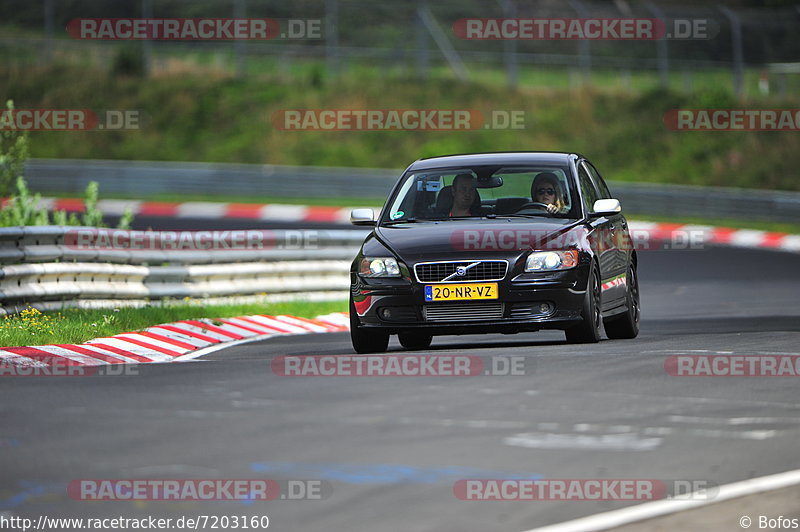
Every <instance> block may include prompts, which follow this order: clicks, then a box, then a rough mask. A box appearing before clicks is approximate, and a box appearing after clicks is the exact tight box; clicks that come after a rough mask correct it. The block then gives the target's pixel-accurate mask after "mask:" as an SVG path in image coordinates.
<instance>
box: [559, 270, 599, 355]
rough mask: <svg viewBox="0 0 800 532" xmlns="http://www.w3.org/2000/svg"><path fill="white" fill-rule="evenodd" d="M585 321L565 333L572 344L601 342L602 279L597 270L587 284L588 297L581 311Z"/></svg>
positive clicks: (590, 276) (584, 300)
mask: <svg viewBox="0 0 800 532" xmlns="http://www.w3.org/2000/svg"><path fill="white" fill-rule="evenodd" d="M581 318H583V321H581V323H579V324H577V325H573V326H572V327H570V328H569V329H567V330H565V331H564V333H565V335H566V336H567V342H569V343H571V344H594V343H597V342H599V341H600V279H599V276H598V274H597V270H594V271H592V273H591V274H590V275H589V280H588V281H587V283H586V296H585V297H584V299H583V309H582V310H581Z"/></svg>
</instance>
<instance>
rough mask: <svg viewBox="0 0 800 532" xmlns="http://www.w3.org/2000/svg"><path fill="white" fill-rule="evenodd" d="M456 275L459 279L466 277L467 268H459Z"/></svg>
mask: <svg viewBox="0 0 800 532" xmlns="http://www.w3.org/2000/svg"><path fill="white" fill-rule="evenodd" d="M456 275H458V276H459V277H464V276H465V275H467V268H466V267H464V266H459V267H458V268H456Z"/></svg>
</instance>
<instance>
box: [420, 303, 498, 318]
mask: <svg viewBox="0 0 800 532" xmlns="http://www.w3.org/2000/svg"><path fill="white" fill-rule="evenodd" d="M423 316H424V317H425V320H426V321H479V320H499V319H502V317H503V304H502V303H481V304H469V305H453V304H450V303H448V304H444V305H428V306H426V307H423Z"/></svg>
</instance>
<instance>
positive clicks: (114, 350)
mask: <svg viewBox="0 0 800 532" xmlns="http://www.w3.org/2000/svg"><path fill="white" fill-rule="evenodd" d="M98 339H100V338H98ZM83 345H84V347H85V348H86V349H95V348H97V349H102V350H103V351H108V352H109V353H114V354H115V355H118V356H120V357H128V358H131V359H133V360H134V361H135V362H144V363H145V364H147V363H149V362H155V361H154V360H153V359H152V358H147V357H145V356H142V355H140V354H138V353H133V352H131V351H125V350H124V349H120V348H118V347H114V346H113V345H109V344H104V343H94V344H89V343H86V344H83Z"/></svg>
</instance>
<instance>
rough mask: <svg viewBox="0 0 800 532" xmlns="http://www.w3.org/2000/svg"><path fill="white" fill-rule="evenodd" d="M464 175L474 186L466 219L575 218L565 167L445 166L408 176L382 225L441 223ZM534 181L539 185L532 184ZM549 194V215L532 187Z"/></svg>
mask: <svg viewBox="0 0 800 532" xmlns="http://www.w3.org/2000/svg"><path fill="white" fill-rule="evenodd" d="M459 174H468V175H470V176H471V177H472V179H473V181H472V182H473V184H474V185H475V187H476V188H475V191H476V193H475V196H474V201H473V204H472V205H471V207H470V214H471V215H472V216H476V217H480V216H485V215H488V214H496V215H498V216H500V215H512V214H525V215H531V216H550V217H565V218H566V217H572V218H578V217H580V208H579V206H578V204H577V202H576V201H574V199H576V198H577V193H576V191H575V190H576V187H575V186H574V185H573V184H572V183H571V182H570V179H569V178H568V176H569V175H570V174H569V173H568V169H567V168H563V167H553V166H523V167H498V166H494V167H476V168H463V167H459V168H447V169H439V170H431V171H424V172H418V173H412V174H409V175H408V176H407V177H406V178H405V181H403V183H402V184H401V185H400V187H399V188H398V189H397V192H396V193H395V195H394V196H393V197H392V198H390V201H389V206H390V207H389V209H388V211H387V213H386V215H385V218H384V221H396V220H400V221H402V220H406V219H409V218H413V219H415V220H424V219H441V218H449V217H451V213H452V207H453V182H454V180H455V178H456V176H457V175H459ZM537 180H539V181H537ZM534 182H537V184H541V183H547V184H546V185H542V187H540V188H544V189H547V190H548V191H551V192H553V193H554V194H553V196H552V198H551V201H552V202H553V203H554V204H556V203H557V205H558V212H555V213H549V212H547V211H546V210H544V209H542V204H541V203H540V202H537V201H535V198H534V197H533V192H534V191H533V184H534Z"/></svg>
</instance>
